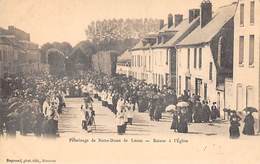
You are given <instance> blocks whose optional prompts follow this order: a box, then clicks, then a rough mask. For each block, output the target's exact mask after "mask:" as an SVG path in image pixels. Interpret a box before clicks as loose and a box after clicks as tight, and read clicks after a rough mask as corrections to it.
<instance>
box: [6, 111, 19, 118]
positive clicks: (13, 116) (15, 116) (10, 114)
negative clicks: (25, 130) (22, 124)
mask: <svg viewBox="0 0 260 164" xmlns="http://www.w3.org/2000/svg"><path fill="white" fill-rule="evenodd" d="M18 116H19V113H17V112H11V113H9V114H8V115H7V117H8V118H17V117H18Z"/></svg>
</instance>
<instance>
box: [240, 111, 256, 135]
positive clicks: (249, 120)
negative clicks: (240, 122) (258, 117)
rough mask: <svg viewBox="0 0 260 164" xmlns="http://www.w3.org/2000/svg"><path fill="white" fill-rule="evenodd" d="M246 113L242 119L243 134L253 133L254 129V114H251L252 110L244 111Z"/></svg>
mask: <svg viewBox="0 0 260 164" xmlns="http://www.w3.org/2000/svg"><path fill="white" fill-rule="evenodd" d="M246 113H247V115H246V117H245V119H244V123H245V124H244V128H243V132H242V133H243V134H245V135H255V129H254V124H255V119H254V116H253V115H252V112H250V111H246Z"/></svg>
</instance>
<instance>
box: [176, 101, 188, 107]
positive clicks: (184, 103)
mask: <svg viewBox="0 0 260 164" xmlns="http://www.w3.org/2000/svg"><path fill="white" fill-rule="evenodd" d="M188 106H189V103H187V102H185V101H182V102H178V104H177V107H188Z"/></svg>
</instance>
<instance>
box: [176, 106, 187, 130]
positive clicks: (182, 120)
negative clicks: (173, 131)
mask: <svg viewBox="0 0 260 164" xmlns="http://www.w3.org/2000/svg"><path fill="white" fill-rule="evenodd" d="M177 131H178V132H179V133H188V120H187V117H186V114H185V113H184V111H181V112H180V114H179V123H178V128H177Z"/></svg>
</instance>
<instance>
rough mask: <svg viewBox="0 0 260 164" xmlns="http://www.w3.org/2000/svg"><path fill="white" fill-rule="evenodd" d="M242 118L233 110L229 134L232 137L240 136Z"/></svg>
mask: <svg viewBox="0 0 260 164" xmlns="http://www.w3.org/2000/svg"><path fill="white" fill-rule="evenodd" d="M240 120H241V118H240V117H239V116H238V115H237V114H236V112H231V116H230V127H229V136H230V138H233V139H235V138H239V137H240V132H239V126H240V123H239V121H240Z"/></svg>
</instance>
